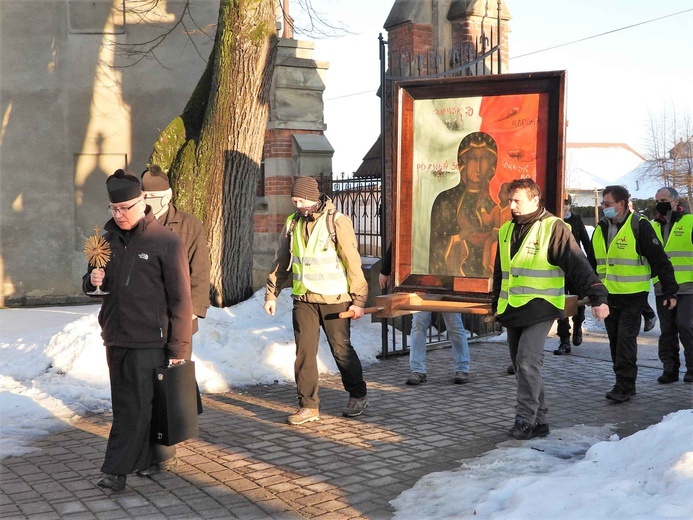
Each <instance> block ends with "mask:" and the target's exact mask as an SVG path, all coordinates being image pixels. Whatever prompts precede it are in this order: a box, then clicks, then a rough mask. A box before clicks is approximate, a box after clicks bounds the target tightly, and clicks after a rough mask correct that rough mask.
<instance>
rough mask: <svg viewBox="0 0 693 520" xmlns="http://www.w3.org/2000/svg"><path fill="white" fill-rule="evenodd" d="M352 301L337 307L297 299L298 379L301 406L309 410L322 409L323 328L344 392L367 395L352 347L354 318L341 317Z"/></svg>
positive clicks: (294, 316)
mask: <svg viewBox="0 0 693 520" xmlns="http://www.w3.org/2000/svg"><path fill="white" fill-rule="evenodd" d="M350 305H351V304H350V303H349V302H345V303H337V304H318V303H307V302H302V301H298V300H294V308H293V323H294V338H295V339H296V362H295V363H294V376H295V378H296V392H297V393H298V398H299V404H300V406H302V407H305V408H318V407H319V404H320V398H319V397H318V380H319V376H318V344H319V340H320V328H321V327H322V330H323V331H324V332H325V336H327V342H328V343H329V344H330V350H331V351H332V357H333V358H334V360H335V363H337V368H338V369H339V373H340V374H341V376H342V384H343V385H344V389H345V390H346V391H347V392H349V396H350V397H356V398H361V397H365V395H366V383H365V381H364V380H363V369H362V367H361V360H360V359H359V357H358V354H356V351H355V350H354V347H353V346H352V345H351V319H349V318H339V316H338V314H339V313H340V312H344V311H346V310H347V309H348V308H349V306H350Z"/></svg>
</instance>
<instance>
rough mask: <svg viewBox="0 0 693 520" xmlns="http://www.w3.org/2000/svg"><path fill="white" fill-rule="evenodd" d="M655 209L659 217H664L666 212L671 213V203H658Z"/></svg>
mask: <svg viewBox="0 0 693 520" xmlns="http://www.w3.org/2000/svg"><path fill="white" fill-rule="evenodd" d="M655 208H656V209H657V213H659V214H660V215H666V214H667V212H668V211H671V202H658V203H657V205H656V206H655Z"/></svg>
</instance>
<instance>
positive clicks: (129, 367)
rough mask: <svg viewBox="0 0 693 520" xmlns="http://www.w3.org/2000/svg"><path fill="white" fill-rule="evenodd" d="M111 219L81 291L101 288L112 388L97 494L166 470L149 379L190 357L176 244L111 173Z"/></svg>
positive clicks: (130, 185)
mask: <svg viewBox="0 0 693 520" xmlns="http://www.w3.org/2000/svg"><path fill="white" fill-rule="evenodd" d="M106 188H107V190H108V197H109V200H110V202H111V204H110V205H109V207H108V210H109V212H110V213H111V215H113V218H112V219H111V220H109V221H108V222H107V223H106V225H105V226H104V227H105V229H106V234H105V237H104V238H105V239H106V241H107V242H108V243H109V244H110V249H111V256H110V261H109V262H108V263H107V264H106V267H105V268H93V267H92V266H90V267H89V271H88V272H87V274H86V275H84V277H83V279H82V288H83V290H84V292H85V293H89V292H91V291H93V290H94V289H95V287H97V286H100V287H102V289H103V290H105V291H107V292H108V293H109V294H107V295H106V296H103V297H102V298H103V300H102V305H101V311H100V312H99V324H100V325H101V329H102V332H101V337H102V338H103V341H104V345H105V346H106V361H107V362H108V371H109V376H110V380H111V401H112V406H113V424H112V426H111V433H110V435H109V437H108V444H107V446H106V457H105V460H104V463H103V465H102V467H101V471H102V472H103V473H104V475H103V476H102V477H101V478H100V479H99V481H98V482H97V485H98V486H99V487H103V488H107V489H111V490H113V491H121V490H122V489H124V488H125V482H126V479H127V475H128V474H130V473H133V472H137V471H142V470H147V469H149V468H151V467H152V466H156V465H161V466H163V465H166V464H170V463H171V461H172V460H175V459H174V457H175V448H172V447H165V446H161V445H158V444H154V443H152V442H151V439H150V427H151V417H152V401H153V398H154V374H155V370H156V368H157V367H163V366H165V365H166V364H167V363H168V362H169V361H170V362H173V363H178V362H181V361H183V360H189V359H190V357H191V355H192V347H191V342H190V338H191V319H190V316H191V315H192V304H191V300H190V276H189V274H188V262H187V258H186V256H185V252H184V251H183V247H182V246H181V243H180V240H178V237H176V235H175V234H173V233H172V232H171V231H170V230H168V229H166V228H164V227H163V226H162V225H161V224H159V222H158V221H157V220H156V218H154V215H153V213H152V211H151V208H149V207H148V206H147V205H146V204H145V203H144V198H143V197H142V191H141V189H140V181H139V179H137V177H135V176H134V175H131V174H127V173H125V172H123V170H117V171H116V172H115V173H114V174H113V175H111V176H110V177H109V178H108V179H107V181H106Z"/></svg>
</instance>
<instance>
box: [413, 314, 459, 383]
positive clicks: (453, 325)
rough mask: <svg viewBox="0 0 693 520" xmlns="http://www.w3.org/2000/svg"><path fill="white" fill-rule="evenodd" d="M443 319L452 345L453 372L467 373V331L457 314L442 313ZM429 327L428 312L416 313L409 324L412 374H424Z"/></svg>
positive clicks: (429, 315) (429, 316)
mask: <svg viewBox="0 0 693 520" xmlns="http://www.w3.org/2000/svg"><path fill="white" fill-rule="evenodd" d="M443 319H444V320H445V326H446V327H447V330H448V338H449V339H450V342H451V343H452V358H453V359H454V360H455V372H467V373H469V359H470V355H469V344H468V343H467V331H466V330H465V328H464V323H462V315H461V314H459V313H451V312H444V313H443ZM430 325H431V313H430V312H417V313H416V314H414V316H413V318H412V323H411V346H410V347H409V366H410V367H411V371H412V372H418V373H420V374H425V373H426V335H427V334H428V327H429V326H430Z"/></svg>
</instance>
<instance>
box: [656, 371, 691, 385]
mask: <svg viewBox="0 0 693 520" xmlns="http://www.w3.org/2000/svg"><path fill="white" fill-rule="evenodd" d="M684 377H685V376H684ZM678 380H679V373H678V372H666V371H665V372H664V373H663V374H662V375H661V376H659V377H658V378H657V381H659V382H660V383H662V384H663V385H666V384H668V383H674V382H675V381H678Z"/></svg>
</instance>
